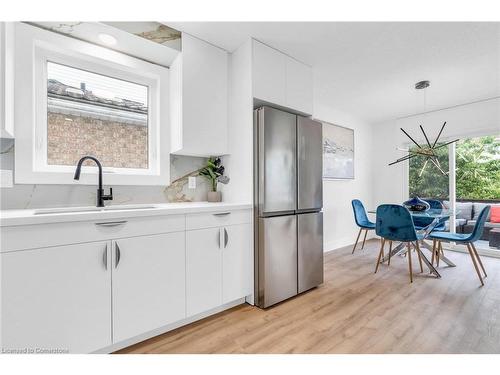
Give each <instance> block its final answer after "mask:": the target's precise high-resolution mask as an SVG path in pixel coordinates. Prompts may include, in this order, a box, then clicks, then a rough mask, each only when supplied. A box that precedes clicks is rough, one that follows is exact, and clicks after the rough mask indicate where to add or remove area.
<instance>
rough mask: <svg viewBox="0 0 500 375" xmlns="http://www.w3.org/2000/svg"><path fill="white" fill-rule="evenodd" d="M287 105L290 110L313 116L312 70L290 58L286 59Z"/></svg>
mask: <svg viewBox="0 0 500 375" xmlns="http://www.w3.org/2000/svg"><path fill="white" fill-rule="evenodd" d="M286 105H287V107H289V108H293V109H295V110H298V111H301V112H304V113H307V114H312V107H313V77H312V69H311V68H310V67H309V66H307V65H305V64H302V63H301V62H299V61H297V60H294V59H292V58H291V57H288V56H287V58H286Z"/></svg>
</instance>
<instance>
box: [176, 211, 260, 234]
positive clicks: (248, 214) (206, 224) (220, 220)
mask: <svg viewBox="0 0 500 375" xmlns="http://www.w3.org/2000/svg"><path fill="white" fill-rule="evenodd" d="M251 222H252V210H235V211H223V212H212V213H202V214H189V215H186V230H193V229H203V228H213V227H220V226H224V225H233V224H246V223H251Z"/></svg>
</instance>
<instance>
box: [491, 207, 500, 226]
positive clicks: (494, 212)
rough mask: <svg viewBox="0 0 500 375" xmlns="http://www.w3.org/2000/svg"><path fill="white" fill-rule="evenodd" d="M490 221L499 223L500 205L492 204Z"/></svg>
mask: <svg viewBox="0 0 500 375" xmlns="http://www.w3.org/2000/svg"><path fill="white" fill-rule="evenodd" d="M490 221H491V222H492V223H500V206H492V207H491V214H490Z"/></svg>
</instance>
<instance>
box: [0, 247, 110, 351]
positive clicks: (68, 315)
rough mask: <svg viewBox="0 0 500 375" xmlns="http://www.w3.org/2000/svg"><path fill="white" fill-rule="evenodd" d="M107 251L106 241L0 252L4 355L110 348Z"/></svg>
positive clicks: (1, 331) (108, 260)
mask: <svg viewBox="0 0 500 375" xmlns="http://www.w3.org/2000/svg"><path fill="white" fill-rule="evenodd" d="M110 253H111V249H110V242H93V243H84V244H75V245H67V246H57V247H48V248H43V249H35V250H27V251H17V252H12V253H4V254H1V257H2V259H1V267H2V268H1V277H2V284H1V286H2V290H1V297H2V304H1V306H2V316H1V319H2V320H1V327H0V333H1V335H2V336H1V340H0V343H1V347H2V349H3V350H4V352H5V353H7V352H8V351H17V350H19V351H21V352H27V353H32V352H33V353H37V352H39V353H40V352H41V353H46V352H53V353H58V352H67V351H69V352H70V353H89V352H92V351H95V350H98V349H101V348H103V347H106V346H108V345H111V343H112V342H111V272H110V266H111V265H110ZM5 281H8V282H5Z"/></svg>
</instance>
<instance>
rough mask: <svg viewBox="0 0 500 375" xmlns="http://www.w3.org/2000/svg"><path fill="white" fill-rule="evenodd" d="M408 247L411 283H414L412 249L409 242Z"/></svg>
mask: <svg viewBox="0 0 500 375" xmlns="http://www.w3.org/2000/svg"><path fill="white" fill-rule="evenodd" d="M406 246H407V247H408V251H407V252H406V253H407V254H408V269H409V271H410V283H412V282H413V270H412V268H411V248H410V243H409V242H407V244H406Z"/></svg>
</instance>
